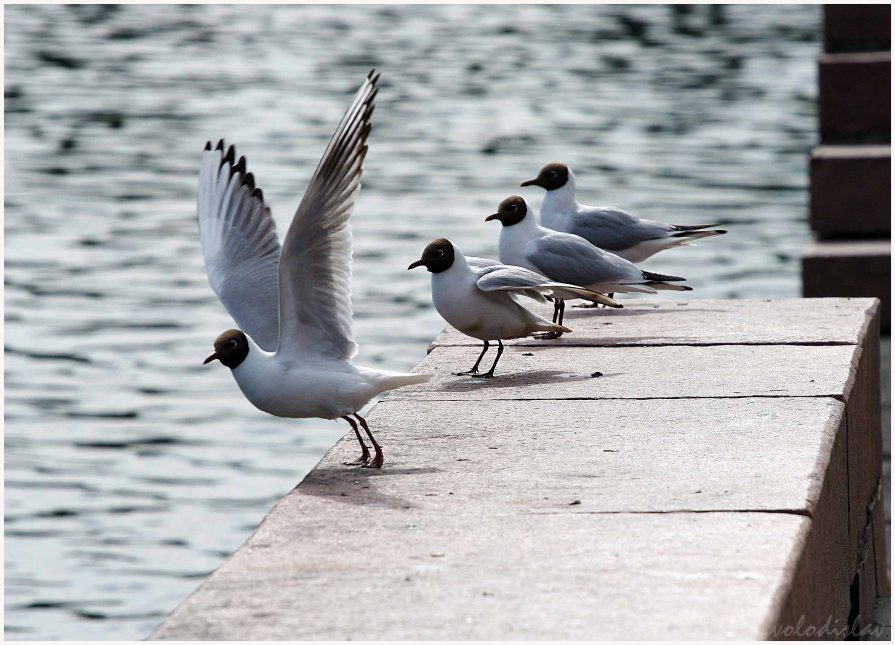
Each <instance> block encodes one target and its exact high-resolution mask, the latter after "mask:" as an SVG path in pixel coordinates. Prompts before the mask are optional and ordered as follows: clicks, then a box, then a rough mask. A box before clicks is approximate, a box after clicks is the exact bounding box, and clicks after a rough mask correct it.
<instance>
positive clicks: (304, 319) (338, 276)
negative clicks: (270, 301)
mask: <svg viewBox="0 0 895 645" xmlns="http://www.w3.org/2000/svg"><path fill="white" fill-rule="evenodd" d="M378 79H379V75H378V74H375V75H374V73H373V72H370V75H369V76H368V77H367V79H366V81H364V84H363V85H362V86H361V88H360V89H359V90H358V91H357V94H355V96H354V99H353V100H352V102H351V105H350V106H349V108H348V110H347V111H346V112H345V114H344V116H343V117H342V120H341V121H340V122H339V125H338V126H337V127H336V130H335V133H334V134H333V136H332V139H330V142H329V145H328V146H327V147H326V151H325V152H324V154H323V157H322V158H321V160H320V163H319V164H318V166H317V169H316V170H315V171H314V175H313V177H312V178H311V182H310V184H309V185H308V189H307V191H306V192H305V194H304V197H303V198H302V200H301V203H300V204H299V206H298V210H297V211H296V213H295V217H294V218H293V220H292V224H291V225H290V227H289V231H288V232H287V233H286V238H285V240H284V242H283V253H282V255H281V259H280V265H279V276H280V280H279V294H280V295H279V302H280V308H279V329H280V335H279V346H278V350H277V351H281V350H282V351H287V352H293V353H305V354H307V353H314V354H321V355H326V356H331V357H334V358H340V359H349V358H351V357H352V356H353V355H354V354H355V353H356V352H357V345H356V343H355V342H354V340H353V330H352V321H351V226H350V224H349V218H350V216H351V211H352V209H353V208H354V203H355V200H356V199H357V194H358V191H359V190H360V178H361V174H362V172H363V162H364V158H365V156H366V153H367V145H366V140H367V136H368V135H369V133H370V128H371V125H370V116H371V115H372V113H373V107H374V106H373V100H374V99H375V97H376V93H377V92H378V88H377V85H376V83H377V81H378Z"/></svg>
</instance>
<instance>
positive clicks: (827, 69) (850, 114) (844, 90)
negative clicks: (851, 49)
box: [818, 52, 892, 143]
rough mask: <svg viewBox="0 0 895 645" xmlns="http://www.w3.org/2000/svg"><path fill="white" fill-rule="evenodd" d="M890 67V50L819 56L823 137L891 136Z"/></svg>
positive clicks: (866, 139)
mask: <svg viewBox="0 0 895 645" xmlns="http://www.w3.org/2000/svg"><path fill="white" fill-rule="evenodd" d="M891 68H892V59H891V55H890V54H889V52H869V53H853V54H824V55H822V56H821V57H820V60H819V71H818V88H819V96H818V112H819V119H820V136H821V141H823V142H824V143H853V142H858V141H861V142H864V143H869V142H878V143H883V142H888V141H889V140H890V136H891V135H890V128H891V124H890V121H891V105H892V104H891V79H892V73H891Z"/></svg>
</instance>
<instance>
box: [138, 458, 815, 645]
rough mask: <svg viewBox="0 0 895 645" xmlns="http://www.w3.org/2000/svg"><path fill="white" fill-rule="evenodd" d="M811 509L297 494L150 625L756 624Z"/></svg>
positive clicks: (607, 632)
mask: <svg viewBox="0 0 895 645" xmlns="http://www.w3.org/2000/svg"><path fill="white" fill-rule="evenodd" d="M399 477H400V475H399ZM566 508H569V507H568V506H567V507H566ZM346 514H347V515H348V516H349V517H348V519H349V520H351V521H346ZM483 519H487V521H482V520H483ZM808 522H809V520H808V519H807V518H805V517H803V516H800V515H790V514H779V513H777V514H774V513H751V514H746V513H740V514H733V513H686V514H681V513H667V514H625V515H604V514H594V513H574V512H569V511H567V510H566V509H557V512H555V513H551V514H533V513H523V512H510V511H505V512H503V513H500V514H493V515H490V516H488V517H487V518H483V517H482V516H481V515H480V514H478V513H476V512H475V509H470V508H469V507H468V506H461V505H456V506H449V507H447V508H445V507H444V506H443V505H442V504H435V503H433V504H432V505H430V506H429V507H428V508H427V507H421V508H413V509H407V510H404V509H401V508H393V507H388V506H385V507H380V506H373V505H365V506H352V505H351V504H346V503H340V502H338V501H334V500H331V499H330V498H321V497H314V496H311V495H301V494H293V495H289V496H288V497H286V498H285V499H284V500H283V501H282V502H281V503H280V505H279V506H278V507H277V509H276V512H275V513H274V514H272V515H271V516H270V517H269V519H268V521H267V522H266V523H265V524H264V525H262V526H261V528H259V529H258V531H257V532H256V533H255V534H254V535H253V537H252V539H251V540H250V542H249V544H248V545H247V546H246V547H244V548H242V549H241V550H240V551H238V552H237V553H236V554H235V555H234V556H233V558H232V559H231V560H230V561H228V562H227V564H226V565H224V566H223V567H222V568H220V569H219V570H218V571H217V572H216V573H215V574H213V575H212V577H211V578H209V580H208V581H207V582H206V583H205V584H204V585H203V587H202V589H201V590H200V592H199V593H197V594H195V595H194V596H193V597H192V598H191V599H190V600H189V601H188V602H187V603H186V604H184V605H182V606H181V607H180V608H179V609H178V610H177V611H176V612H175V613H174V615H173V616H172V617H171V618H170V619H169V621H168V622H167V623H166V624H165V625H163V626H162V627H161V628H160V629H159V631H158V632H157V633H156V634H155V635H154V638H156V639H189V640H225V639H246V640H280V639H320V640H323V639H333V640H344V639H351V640H355V639H363V640H379V639H388V640H405V639H416V640H430V639H432V640H434V639H448V640H455V639H477V640H498V639H545V640H546V639H576V640H590V639H688V638H701V637H705V635H706V634H712V635H716V636H717V637H719V638H724V639H734V638H738V639H743V638H753V639H754V638H761V637H762V636H763V635H764V633H765V631H766V625H765V624H764V622H765V620H766V617H767V615H768V613H769V612H770V610H771V606H770V605H771V601H772V598H773V597H774V593H775V591H776V590H777V589H778V588H779V587H780V586H781V584H782V583H783V581H784V579H785V578H786V576H787V574H788V572H789V567H790V566H791V563H790V558H789V555H790V549H791V547H792V544H793V543H794V542H795V541H796V540H797V539H798V536H799V535H800V534H801V533H802V532H803V531H804V530H805V526H806V525H807V524H808ZM645 595H648V596H649V599H650V602H649V607H648V609H645V608H644V606H643V599H644V596H645ZM645 611H646V612H647V616H645V615H644V612H645Z"/></svg>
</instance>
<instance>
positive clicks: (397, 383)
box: [378, 372, 435, 392]
mask: <svg viewBox="0 0 895 645" xmlns="http://www.w3.org/2000/svg"><path fill="white" fill-rule="evenodd" d="M434 376H435V375H434V374H401V373H399V372H391V373H389V372H386V373H384V374H382V376H380V377H379V383H378V385H379V388H380V390H379V391H380V392H386V391H387V390H394V389H395V388H398V387H404V386H405V385H417V384H419V383H426V382H428V381H431V380H432V377H434Z"/></svg>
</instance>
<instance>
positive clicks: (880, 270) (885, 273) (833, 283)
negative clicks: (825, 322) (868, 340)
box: [802, 240, 892, 331]
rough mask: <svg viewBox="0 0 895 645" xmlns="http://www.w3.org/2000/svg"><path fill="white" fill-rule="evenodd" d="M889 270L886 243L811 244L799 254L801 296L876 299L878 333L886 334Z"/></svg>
mask: <svg viewBox="0 0 895 645" xmlns="http://www.w3.org/2000/svg"><path fill="white" fill-rule="evenodd" d="M891 266H892V243H891V241H889V240H861V241H823V242H821V241H818V242H814V243H812V244H811V245H809V246H808V247H807V248H806V249H805V250H804V251H803V252H802V295H803V296H805V297H806V298H829V297H839V296H851V297H856V298H864V297H873V298H879V299H880V301H881V302H882V329H883V330H884V331H888V330H889V329H890V320H891V302H890V294H891Z"/></svg>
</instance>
